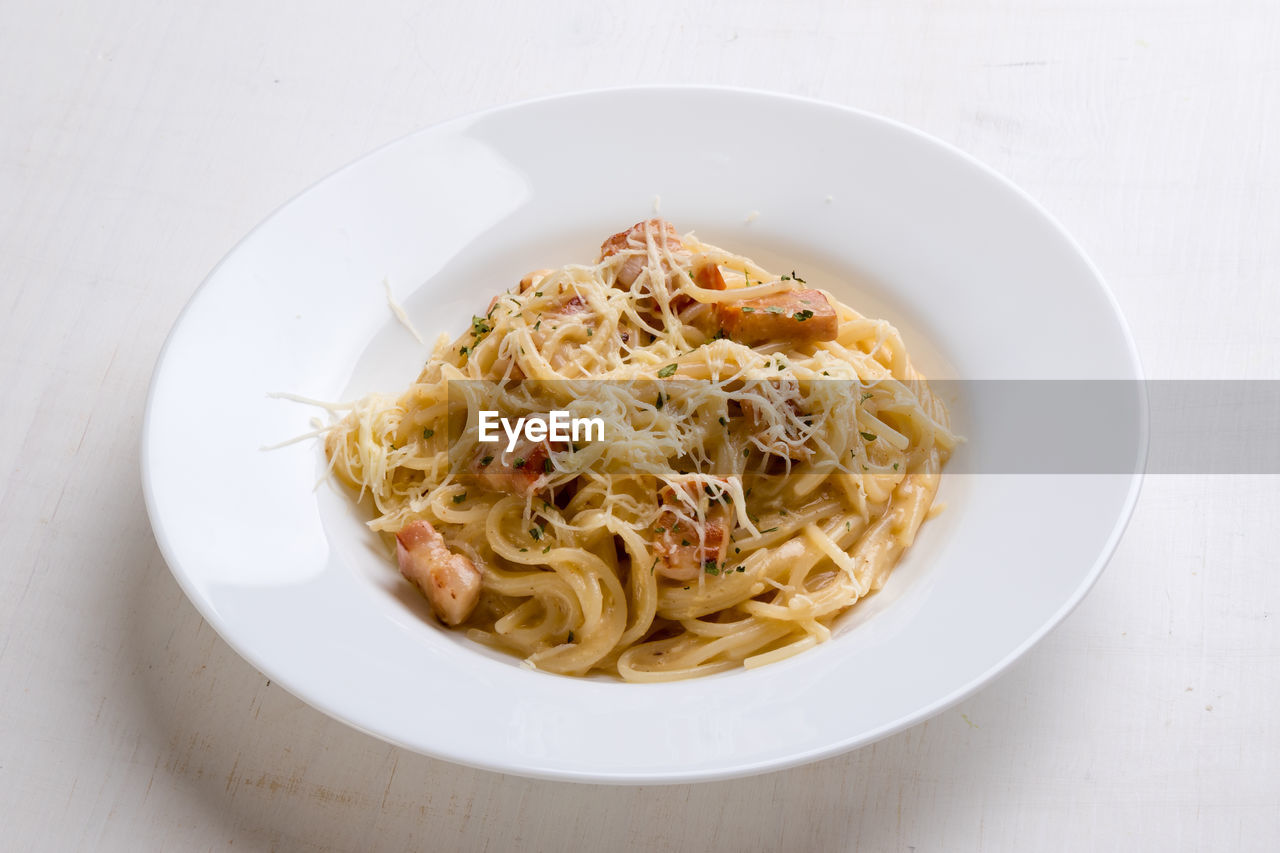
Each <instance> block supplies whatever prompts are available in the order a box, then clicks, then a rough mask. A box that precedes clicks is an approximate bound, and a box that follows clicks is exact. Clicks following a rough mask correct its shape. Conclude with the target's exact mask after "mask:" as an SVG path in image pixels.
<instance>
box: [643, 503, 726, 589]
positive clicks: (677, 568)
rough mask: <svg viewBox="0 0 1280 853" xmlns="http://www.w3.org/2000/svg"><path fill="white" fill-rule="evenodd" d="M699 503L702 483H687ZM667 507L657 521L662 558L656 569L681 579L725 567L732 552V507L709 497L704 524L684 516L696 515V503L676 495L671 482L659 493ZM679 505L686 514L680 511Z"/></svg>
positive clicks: (656, 546)
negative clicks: (683, 499) (730, 516)
mask: <svg viewBox="0 0 1280 853" xmlns="http://www.w3.org/2000/svg"><path fill="white" fill-rule="evenodd" d="M683 488H684V492H685V494H687V495H689V496H690V497H691V499H692V500H693V502H694V503H695V504H697V503H699V502H700V501H701V500H702V498H701V497H700V496H699V491H700V490H701V489H702V484H701V483H699V482H691V483H688V484H686V485H685V486H684V487H683ZM659 499H660V500H661V502H662V504H663V510H662V512H660V513H659V514H658V519H657V521H655V522H654V533H655V534H656V538H655V539H654V551H655V552H656V553H657V557H658V562H657V564H656V565H655V566H654V572H655V573H656V574H659V575H662V576H663V577H667V578H671V579H672V580H677V581H691V580H694V579H695V578H697V577H698V575H700V574H702V573H703V572H704V571H706V570H707V569H708V568H715V569H716V570H717V571H720V570H723V568H724V561H725V557H726V556H727V555H728V553H729V533H728V528H729V524H728V522H729V510H728V507H727V506H726V505H725V504H723V503H719V502H718V501H708V502H706V503H703V504H702V505H703V506H704V507H705V511H704V513H703V519H704V520H703V521H702V523H701V524H699V523H697V522H696V521H695V522H690V521H689V520H688V519H687V518H685V517H684V516H687V515H694V513H693V511H692V507H691V506H689V504H687V503H685V502H684V501H682V500H681V499H680V498H679V497H677V496H676V494H675V492H674V490H672V489H671V487H670V486H666V487H664V488H663V489H662V491H661V492H660V493H659ZM677 509H679V510H680V511H681V512H682V513H683V515H682V514H679V513H677Z"/></svg>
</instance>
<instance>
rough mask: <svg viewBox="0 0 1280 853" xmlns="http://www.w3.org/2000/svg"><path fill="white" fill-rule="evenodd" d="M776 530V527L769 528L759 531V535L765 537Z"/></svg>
mask: <svg viewBox="0 0 1280 853" xmlns="http://www.w3.org/2000/svg"><path fill="white" fill-rule="evenodd" d="M777 529H778V528H776V527H770V528H769V529H768V530H761V531H760V535H761V536H763V535H765V534H766V533H773V532H774V531H775V530H777Z"/></svg>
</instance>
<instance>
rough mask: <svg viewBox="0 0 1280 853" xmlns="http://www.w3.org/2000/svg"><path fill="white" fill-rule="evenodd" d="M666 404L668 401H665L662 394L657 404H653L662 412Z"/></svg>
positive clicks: (659, 395)
mask: <svg viewBox="0 0 1280 853" xmlns="http://www.w3.org/2000/svg"><path fill="white" fill-rule="evenodd" d="M665 402H667V401H666V400H664V399H663V398H662V394H658V399H657V402H655V403H654V404H653V405H654V408H656V409H658V410H661V409H662V405H663V404H664V403H665Z"/></svg>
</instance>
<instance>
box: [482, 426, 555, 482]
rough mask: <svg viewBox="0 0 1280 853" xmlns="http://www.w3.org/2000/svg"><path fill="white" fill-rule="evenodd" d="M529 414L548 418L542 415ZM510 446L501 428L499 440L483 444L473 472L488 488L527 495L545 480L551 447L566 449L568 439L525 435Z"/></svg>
mask: <svg viewBox="0 0 1280 853" xmlns="http://www.w3.org/2000/svg"><path fill="white" fill-rule="evenodd" d="M529 417H531V418H539V419H541V420H546V418H545V417H542V416H540V415H530V416H529ZM506 447H507V437H506V434H505V433H504V432H502V431H501V430H499V438H498V441H497V442H495V443H492V444H481V445H480V451H479V455H477V456H476V458H475V459H474V460H473V461H472V463H471V472H472V473H473V474H474V475H475V477H476V480H478V481H479V483H480V485H482V486H484V487H485V488H486V489H489V490H491V491H495V492H505V493H506V494H509V495H519V496H520V497H522V498H527V497H529V495H531V494H534V493H535V492H537V491H539V486H540V485H542V484H543V483H544V482H545V481H544V479H543V478H544V476H545V475H546V474H548V473H549V472H548V471H547V463H548V460H550V459H551V451H552V450H553V449H555V450H562V449H564V442H562V441H551V440H549V439H548V440H543V441H529V440H528V439H526V438H524V437H523V436H521V438H520V439H519V440H517V441H516V444H515V447H513V448H512V449H511V450H510V451H508V450H507V449H506ZM485 460H488V462H486V461H485Z"/></svg>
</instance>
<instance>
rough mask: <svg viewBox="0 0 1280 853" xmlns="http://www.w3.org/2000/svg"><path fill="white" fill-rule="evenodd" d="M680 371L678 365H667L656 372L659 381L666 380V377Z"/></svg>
mask: <svg viewBox="0 0 1280 853" xmlns="http://www.w3.org/2000/svg"><path fill="white" fill-rule="evenodd" d="M679 369H680V365H678V364H668V365H667V366H666V367H664V368H662V369H661V370H659V371H658V378H659V379H666V378H667V377H668V376H674V375H675V372H676V371H677V370H679Z"/></svg>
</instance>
